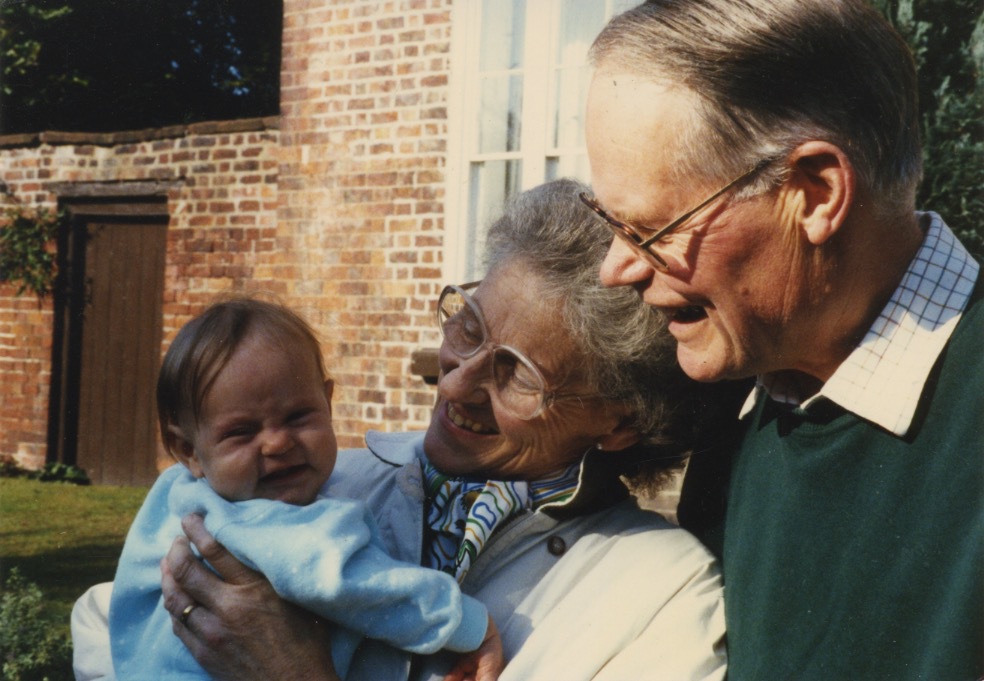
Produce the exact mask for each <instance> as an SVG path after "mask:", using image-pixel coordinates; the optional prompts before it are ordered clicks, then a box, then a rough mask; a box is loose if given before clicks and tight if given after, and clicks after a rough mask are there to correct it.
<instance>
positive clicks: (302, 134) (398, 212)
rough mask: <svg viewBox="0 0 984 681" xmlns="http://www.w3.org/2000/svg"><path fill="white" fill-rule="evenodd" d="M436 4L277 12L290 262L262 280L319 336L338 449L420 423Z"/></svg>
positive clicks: (439, 114)
mask: <svg viewBox="0 0 984 681" xmlns="http://www.w3.org/2000/svg"><path fill="white" fill-rule="evenodd" d="M450 5H451V3H450V2H449V0H402V1H395V0H391V1H376V2H368V1H366V0H348V1H346V0H333V1H332V2H325V1H324V0H285V2H284V41H283V68H282V74H281V114H282V115H281V160H282V163H281V169H280V199H281V210H280V215H279V218H280V219H279V229H280V233H281V234H283V235H284V239H285V241H284V244H285V248H289V249H290V250H293V251H294V252H295V253H296V254H297V256H298V257H297V260H296V262H295V264H294V267H295V268H296V269H294V270H292V271H291V272H290V273H289V274H287V276H280V275H276V274H275V272H274V271H271V272H269V274H271V275H274V276H276V278H277V279H278V280H282V281H285V283H286V284H287V286H288V290H289V291H290V293H291V297H292V298H293V299H294V300H295V301H296V302H297V303H298V304H299V305H301V306H302V309H306V310H308V309H309V310H313V311H314V315H315V321H316V323H317V324H318V326H319V327H320V328H321V329H322V331H323V332H324V334H325V336H326V340H327V344H326V349H327V356H328V359H329V366H331V367H332V369H333V371H334V374H335V376H336V379H337V381H338V388H337V390H336V400H335V417H336V427H337V429H338V431H339V441H340V443H341V444H342V445H343V446H345V445H359V444H361V443H362V437H363V435H364V433H365V431H366V430H367V429H369V428H382V429H385V430H408V429H412V428H423V427H425V426H426V424H427V423H428V422H429V420H430V406H431V405H432V404H433V401H434V396H435V393H434V389H433V388H430V387H427V386H425V385H424V384H423V382H422V381H421V380H420V379H419V378H416V377H414V376H412V375H411V372H410V354H411V352H412V351H413V350H414V349H415V348H417V347H420V346H422V345H431V346H436V345H437V344H438V335H437V332H436V328H435V325H434V320H433V307H434V300H435V298H436V296H437V294H438V293H439V292H440V288H441V286H442V285H443V283H444V281H443V278H442V269H441V248H442V245H443V227H444V221H443V211H444V206H443V198H444V182H445V177H444V167H445V165H446V160H447V159H446V148H447V106H446V101H447V84H448V72H449V68H450V67H449V63H448V53H449V47H450V20H451V17H450ZM288 244H289V245H288ZM275 267H276V265H275V266H274V268H275ZM261 270H262V268H258V272H259V271H261ZM262 271H263V272H264V274H267V272H266V271H265V270H262Z"/></svg>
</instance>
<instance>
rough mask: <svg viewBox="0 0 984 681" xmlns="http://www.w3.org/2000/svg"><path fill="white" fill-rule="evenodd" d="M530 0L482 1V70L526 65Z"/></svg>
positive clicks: (480, 60) (480, 59)
mask: <svg viewBox="0 0 984 681" xmlns="http://www.w3.org/2000/svg"><path fill="white" fill-rule="evenodd" d="M525 38H526V0H485V1H484V2H483V3H482V28H481V41H482V42H481V51H480V54H481V56H480V57H479V63H478V69H479V70H480V71H497V70H505V69H518V68H521V67H522V66H523V41H524V40H525Z"/></svg>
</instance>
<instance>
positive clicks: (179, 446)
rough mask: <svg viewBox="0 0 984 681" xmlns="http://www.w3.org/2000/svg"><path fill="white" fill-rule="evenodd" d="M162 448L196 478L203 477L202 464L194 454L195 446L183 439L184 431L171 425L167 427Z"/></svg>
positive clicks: (185, 438)
mask: <svg viewBox="0 0 984 681" xmlns="http://www.w3.org/2000/svg"><path fill="white" fill-rule="evenodd" d="M164 446H165V447H167V451H169V452H170V453H171V456H173V457H174V458H175V459H177V460H178V462H179V463H181V464H182V465H184V466H185V468H187V469H188V470H189V471H191V474H192V475H194V476H195V477H196V478H202V477H205V471H204V469H202V463H201V461H199V459H198V455H197V454H196V453H195V445H194V443H192V441H191V440H189V439H188V438H187V437H185V434H184V431H183V430H181V428H180V427H179V426H176V425H174V424H173V423H172V424H171V425H169V426H168V427H167V434H166V435H165V436H164Z"/></svg>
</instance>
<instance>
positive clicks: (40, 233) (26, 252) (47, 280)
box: [0, 204, 60, 298]
mask: <svg viewBox="0 0 984 681" xmlns="http://www.w3.org/2000/svg"><path fill="white" fill-rule="evenodd" d="M59 220H60V217H59V215H58V213H55V212H53V211H49V210H47V209H45V208H30V207H25V206H22V205H20V204H15V205H13V206H11V207H8V208H6V209H5V210H4V211H3V215H2V217H0V283H3V282H10V283H12V284H16V285H17V287H18V288H17V295H21V294H22V293H24V292H25V291H30V292H31V293H33V294H35V295H36V296H37V297H38V298H44V297H45V296H46V295H48V293H50V292H51V288H52V285H53V283H54V279H55V253H54V245H53V242H52V241H53V239H54V238H55V235H56V234H57V230H58V223H59Z"/></svg>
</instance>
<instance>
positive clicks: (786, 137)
mask: <svg viewBox="0 0 984 681" xmlns="http://www.w3.org/2000/svg"><path fill="white" fill-rule="evenodd" d="M591 60H592V63H593V64H594V65H595V66H597V67H601V68H605V69H610V68H612V67H615V68H622V69H626V71H627V72H629V73H632V74H633V75H638V76H642V77H645V78H651V79H652V80H655V81H661V82H668V83H676V84H679V85H682V86H684V87H685V88H686V89H687V90H688V91H689V92H690V93H692V94H693V95H694V96H695V97H696V99H697V101H698V102H699V106H698V111H697V112H695V114H696V117H695V121H694V125H691V129H690V131H689V135H688V138H687V140H686V146H685V150H686V151H685V152H684V153H685V154H686V158H683V159H680V163H681V168H680V172H685V173H687V174H688V175H689V176H690V177H693V176H694V175H696V176H698V177H700V176H702V175H711V176H713V177H714V178H715V179H719V178H724V177H727V176H734V175H738V174H740V173H741V172H742V171H743V170H746V169H748V168H750V167H752V166H754V165H755V164H756V163H757V162H758V161H759V160H761V159H763V158H770V157H781V156H783V155H785V154H788V153H789V152H790V151H792V150H793V149H794V148H796V146H798V145H799V144H801V143H802V142H805V141H808V140H824V141H828V142H830V143H832V144H835V145H837V146H838V147H839V148H840V149H842V150H843V151H844V152H845V153H846V154H847V155H848V157H849V158H850V159H851V162H852V163H853V164H854V167H855V170H856V172H857V174H858V179H859V186H860V187H861V188H863V189H866V190H868V192H869V193H870V194H871V197H872V198H873V199H874V200H875V201H877V202H878V203H879V204H880V206H879V209H880V210H881V211H882V212H883V213H885V214H888V215H897V214H900V213H902V212H903V211H904V212H908V211H911V210H913V209H914V208H915V192H916V188H917V186H918V184H919V181H920V179H921V175H922V160H921V150H920V142H919V118H918V107H917V102H916V99H917V89H916V74H915V66H914V63H913V59H912V55H911V53H910V52H909V49H908V47H907V46H906V44H905V42H904V41H903V40H902V38H901V37H900V36H899V35H898V33H896V32H895V30H894V29H893V28H892V27H891V26H890V25H889V24H888V22H887V21H886V20H885V19H884V18H883V17H882V16H881V15H880V14H879V13H878V12H877V11H876V10H874V9H873V8H872V7H871V6H869V5H868V4H867V3H866V2H865V1H864V0H687V1H686V2H681V1H679V0H650V1H649V2H646V3H644V4H642V5H640V6H639V7H636V8H635V9H632V10H629V11H628V12H625V13H624V14H621V15H619V16H617V17H615V18H614V19H612V21H611V22H610V23H609V24H608V25H607V26H606V27H605V29H604V30H603V31H602V32H601V34H600V35H599V36H598V37H597V39H596V40H595V43H594V45H593V46H592V48H591ZM707 159H718V163H719V167H716V168H708V167H707V165H706V164H707ZM776 179H777V175H776V174H775V173H773V174H771V175H770V174H768V173H765V174H764V176H763V177H762V178H761V180H760V181H759V182H757V183H754V185H752V186H750V187H748V188H746V189H747V191H746V192H745V193H746V195H747V193H750V192H751V191H761V190H762V189H763V188H764V187H765V186H766V185H767V184H768V183H769V182H770V181H772V182H774V181H775V180H776Z"/></svg>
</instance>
